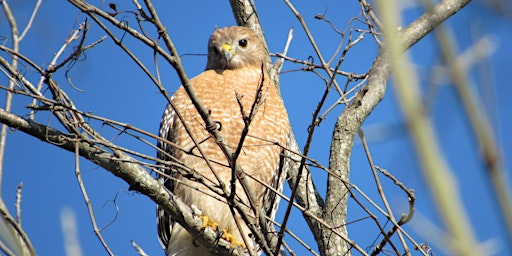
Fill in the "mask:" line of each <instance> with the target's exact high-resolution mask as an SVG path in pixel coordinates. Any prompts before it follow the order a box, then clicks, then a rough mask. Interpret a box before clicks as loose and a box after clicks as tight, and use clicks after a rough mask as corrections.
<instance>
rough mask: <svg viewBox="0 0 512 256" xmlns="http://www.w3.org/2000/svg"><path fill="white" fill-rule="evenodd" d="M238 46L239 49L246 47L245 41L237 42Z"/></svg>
mask: <svg viewBox="0 0 512 256" xmlns="http://www.w3.org/2000/svg"><path fill="white" fill-rule="evenodd" d="M238 45H239V46H240V47H242V48H245V47H247V40H245V39H242V40H240V41H238Z"/></svg>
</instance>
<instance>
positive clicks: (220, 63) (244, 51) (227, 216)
mask: <svg viewBox="0 0 512 256" xmlns="http://www.w3.org/2000/svg"><path fill="white" fill-rule="evenodd" d="M266 62H267V51H266V49H265V47H264V45H263V44H262V42H261V41H260V40H259V38H258V37H257V36H256V34H255V33H254V32H253V31H252V30H251V29H249V28H245V27H226V28H222V29H217V30H216V31H215V32H214V33H213V34H212V35H211V37H210V40H209V42H208V62H207V64H206V70H205V71H204V72H202V73H201V74H199V75H198V76H196V77H194V78H192V79H191V80H190V85H191V86H192V87H193V89H194V91H195V92H196V94H197V97H198V99H199V101H200V102H201V103H202V104H203V105H204V106H205V107H206V109H208V111H209V114H210V117H211V118H212V120H213V121H215V123H216V124H217V130H218V131H219V132H220V134H221V135H222V137H223V138H224V143H225V145H226V146H227V147H228V148H230V149H231V151H233V152H234V151H235V149H236V148H237V147H238V145H239V144H240V143H243V144H241V145H242V148H241V151H240V154H239V156H238V158H237V159H236V165H238V166H239V167H240V168H241V169H242V170H243V173H244V174H246V176H245V178H247V179H248V181H249V182H248V183H249V185H250V187H251V189H252V191H253V195H254V198H253V201H252V202H253V203H254V204H255V205H256V208H257V209H258V211H261V212H262V213H264V214H266V215H267V217H268V218H270V219H272V220H273V219H274V217H275V213H276V209H277V204H278V202H279V196H276V193H275V191H279V192H280V191H281V189H282V185H283V183H284V179H285V177H286V174H285V171H284V170H283V169H284V168H283V166H282V164H283V163H282V159H283V147H285V146H286V145H287V143H288V138H289V134H290V124H289V121H288V115H287V113H286V109H285V107H284V104H283V101H282V98H281V96H280V94H279V92H278V90H277V88H276V87H275V86H274V84H273V83H272V81H271V79H270V78H269V75H268V73H267V68H266ZM171 101H172V106H171V104H168V106H167V108H166V109H165V112H164V114H163V117H162V121H161V124H160V137H162V138H164V139H166V140H167V141H170V142H172V143H173V144H170V143H169V144H167V143H165V142H162V141H159V143H158V147H159V148H160V150H159V152H158V157H159V158H160V159H162V160H165V161H173V162H176V163H180V164H181V165H183V166H186V167H187V168H189V170H191V171H192V172H194V174H196V175H199V176H201V177H203V178H204V180H208V181H211V182H213V183H214V184H217V185H218V184H224V185H225V186H226V190H227V191H231V190H230V187H229V186H230V181H231V179H232V169H231V166H230V165H229V163H228V160H227V158H226V156H225V154H224V153H223V151H222V150H221V148H220V146H219V145H218V144H217V142H216V141H215V139H214V138H212V136H211V135H210V134H209V133H208V131H207V130H206V128H205V123H204V122H203V119H202V118H201V116H200V115H199V113H198V111H197V110H196V108H195V107H194V105H193V104H192V101H191V100H190V98H189V96H188V95H187V93H186V91H185V89H184V88H183V86H182V87H180V88H179V89H178V90H177V91H176V92H175V94H174V95H173V96H172V98H171ZM173 106H174V108H173ZM254 106H257V107H256V110H257V111H256V110H255V111H252V112H254V113H255V114H254V115H253V116H252V119H250V125H248V126H246V123H247V122H246V121H247V120H248V118H249V116H250V112H251V110H253V109H254ZM178 113H179V115H178ZM246 128H248V133H247V136H244V139H243V140H242V134H243V133H244V129H246ZM245 131H246V130H245ZM194 140H195V141H196V142H197V144H196V143H194ZM199 148H200V149H201V151H202V152H203V154H204V155H205V156H206V158H207V159H208V160H209V163H210V165H208V163H207V161H205V159H204V157H202V155H201V152H200V150H199ZM161 169H162V171H161V173H165V175H164V174H159V180H160V182H161V183H162V184H163V185H164V186H165V187H166V188H167V189H168V190H169V191H170V192H172V193H173V194H174V195H175V196H177V197H179V198H180V199H181V200H183V202H185V203H186V204H187V205H189V206H190V207H191V209H195V210H194V213H195V212H196V211H197V212H199V214H200V216H201V218H202V219H203V227H204V226H211V227H212V228H213V229H217V228H218V229H217V230H222V232H221V233H222V234H223V236H222V237H223V238H226V239H227V240H228V241H230V242H231V244H232V245H233V246H237V245H240V246H242V247H245V248H247V249H249V250H258V247H257V244H256V243H255V242H254V240H253V239H254V238H253V236H251V235H250V233H251V232H250V229H249V228H248V226H247V225H246V224H245V223H244V222H243V221H242V220H241V219H240V216H239V215H238V214H233V213H232V211H231V210H230V208H229V206H228V204H227V199H226V198H223V197H221V196H219V195H217V194H215V193H213V192H212V191H211V190H209V189H208V188H207V187H206V186H204V185H202V184H201V183H199V182H197V181H192V180H191V179H190V178H188V177H190V175H187V173H186V172H185V171H184V170H183V169H180V168H176V167H167V168H161ZM189 174H190V173H189ZM235 187H236V198H238V199H239V200H241V202H242V203H243V204H244V205H246V206H247V211H244V212H247V213H249V214H252V216H253V217H254V211H252V210H251V209H252V208H249V207H248V205H249V204H250V202H249V200H248V196H247V195H246V193H245V192H244V189H243V188H242V186H241V185H240V183H236V186H235ZM269 187H271V188H272V189H269ZM235 218H238V219H239V221H238V223H240V225H237V224H236V222H235ZM157 225H158V235H159V239H160V241H161V243H162V246H163V247H164V249H165V251H166V254H167V255H194V256H199V255H209V254H210V252H209V250H208V249H207V248H205V247H204V246H202V245H199V244H198V243H197V242H195V241H194V237H192V235H190V233H188V232H187V231H186V230H185V229H184V228H183V227H181V226H180V225H179V224H178V223H176V222H174V221H173V220H172V218H171V217H170V216H169V215H168V214H167V213H166V212H165V211H164V210H163V209H161V208H159V207H157ZM244 241H247V243H245V242H244Z"/></svg>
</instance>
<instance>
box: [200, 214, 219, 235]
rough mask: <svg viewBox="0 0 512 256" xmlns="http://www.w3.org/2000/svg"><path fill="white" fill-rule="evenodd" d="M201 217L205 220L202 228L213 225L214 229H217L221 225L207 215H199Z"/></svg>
mask: <svg viewBox="0 0 512 256" xmlns="http://www.w3.org/2000/svg"><path fill="white" fill-rule="evenodd" d="M199 218H201V220H202V221H203V224H202V225H201V229H205V228H206V227H208V226H209V227H211V228H212V229H213V230H215V231H217V229H218V227H219V223H217V222H214V221H212V220H211V219H210V218H209V217H208V216H206V215H199Z"/></svg>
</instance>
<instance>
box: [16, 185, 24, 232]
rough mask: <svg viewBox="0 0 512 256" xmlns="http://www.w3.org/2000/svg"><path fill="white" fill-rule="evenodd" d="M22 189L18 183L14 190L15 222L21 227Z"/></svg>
mask: <svg viewBox="0 0 512 256" xmlns="http://www.w3.org/2000/svg"><path fill="white" fill-rule="evenodd" d="M22 188H23V182H20V184H19V185H18V187H17V188H16V204H15V205H16V222H18V225H20V226H21V190H22Z"/></svg>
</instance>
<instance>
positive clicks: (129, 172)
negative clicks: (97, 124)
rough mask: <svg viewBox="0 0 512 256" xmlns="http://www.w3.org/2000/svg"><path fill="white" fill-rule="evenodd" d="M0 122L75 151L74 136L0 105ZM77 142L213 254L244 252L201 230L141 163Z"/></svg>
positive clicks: (82, 152)
mask: <svg viewBox="0 0 512 256" xmlns="http://www.w3.org/2000/svg"><path fill="white" fill-rule="evenodd" d="M0 123H3V124H6V125H8V126H10V127H12V128H14V129H17V130H19V131H22V132H24V133H26V134H29V135H31V136H33V137H35V138H38V139H40V140H42V141H44V142H46V143H50V144H53V145H55V146H57V147H60V148H62V149H65V150H67V151H70V152H74V150H75V141H76V139H75V137H74V136H71V135H68V134H64V133H62V132H60V131H58V130H55V129H53V128H51V127H48V126H45V125H42V124H40V123H37V122H34V121H31V120H27V119H24V118H21V117H19V116H17V115H15V114H12V113H9V112H7V111H5V110H4V109H1V108H0ZM76 143H78V148H79V153H80V155H81V156H83V157H85V158H86V159H88V160H90V161H91V162H93V163H95V164H97V165H99V166H101V167H103V168H105V169H106V170H107V171H109V172H110V173H112V174H114V175H115V176H117V177H119V178H121V179H123V180H124V181H125V182H126V183H128V184H129V186H130V189H131V190H135V191H137V192H140V193H142V194H144V195H146V196H148V197H149V198H150V199H151V200H153V201H154V202H155V203H157V204H159V205H161V206H162V207H164V209H165V210H166V211H167V212H168V213H169V214H171V215H172V217H173V219H174V220H176V221H177V222H178V223H180V224H181V225H182V226H183V227H187V231H189V232H190V233H191V234H192V235H193V236H194V237H196V239H197V240H199V241H200V242H201V243H202V244H205V245H208V246H209V247H210V248H211V249H212V250H214V252H215V253H217V254H219V255H243V252H241V251H240V250H239V249H236V250H232V248H231V245H230V243H229V242H227V241H225V240H218V239H217V234H216V233H215V232H213V231H212V230H209V229H206V230H201V224H202V221H201V219H200V218H198V217H197V216H195V215H194V214H193V212H192V210H191V209H190V208H189V207H188V206H187V205H186V204H184V203H183V202H182V201H181V200H180V199H179V198H176V197H175V196H174V195H172V194H170V193H169V192H168V191H167V190H166V189H165V188H164V187H163V186H162V185H161V184H159V183H158V181H157V180H155V179H154V178H153V177H152V176H151V175H150V174H149V173H148V172H147V171H146V170H145V169H144V168H143V167H142V166H141V165H140V164H137V163H136V161H135V160H134V159H133V158H131V157H129V156H128V155H126V154H124V153H123V152H121V151H119V150H114V151H113V153H110V152H107V151H106V150H105V149H103V148H101V147H99V146H97V145H95V144H93V143H91V142H89V141H84V140H82V141H80V142H76Z"/></svg>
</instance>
